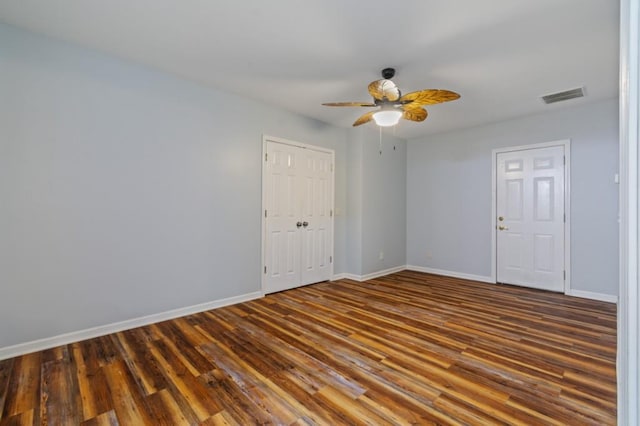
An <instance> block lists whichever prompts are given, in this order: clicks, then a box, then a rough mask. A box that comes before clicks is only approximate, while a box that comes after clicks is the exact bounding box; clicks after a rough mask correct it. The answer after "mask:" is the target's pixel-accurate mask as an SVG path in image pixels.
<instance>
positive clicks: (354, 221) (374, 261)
mask: <svg viewBox="0 0 640 426" xmlns="http://www.w3.org/2000/svg"><path fill="white" fill-rule="evenodd" d="M388 132H389V131H388V130H386V131H385V132H384V133H383V135H382V154H380V134H379V132H377V131H375V130H374V129H371V128H370V127H357V128H355V129H353V130H351V132H350V133H349V141H348V148H347V153H348V171H347V180H348V190H347V209H348V212H349V220H348V224H347V234H348V243H347V265H348V268H347V270H348V271H349V272H350V273H353V274H356V275H367V274H371V273H374V272H378V271H382V270H385V269H389V268H393V267H398V266H404V265H405V264H406V229H407V225H406V217H407V213H406V205H407V204H406V200H407V199H406V168H407V153H406V146H407V144H406V141H404V140H403V139H399V138H396V137H393V136H392V135H390V134H387V133H388ZM381 252H382V253H383V259H380V253H381Z"/></svg>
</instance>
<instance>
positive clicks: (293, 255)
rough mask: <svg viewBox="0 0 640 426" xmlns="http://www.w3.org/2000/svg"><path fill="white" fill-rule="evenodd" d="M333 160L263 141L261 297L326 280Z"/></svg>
mask: <svg viewBox="0 0 640 426" xmlns="http://www.w3.org/2000/svg"><path fill="white" fill-rule="evenodd" d="M332 161H333V155H332V154H331V153H328V152H325V151H317V150H314V149H311V148H308V147H299V146H294V145H290V144H285V143H280V142H274V141H267V142H266V157H265V168H264V172H263V180H264V181H263V199H264V204H265V212H264V215H265V217H264V229H265V234H264V274H265V281H264V291H265V293H273V292H276V291H282V290H287V289H290V288H293V287H298V286H301V285H305V284H311V283H315V282H320V281H325V280H328V279H330V278H331V274H332V268H331V263H332V261H333V258H332V256H333V211H332V208H333V167H332Z"/></svg>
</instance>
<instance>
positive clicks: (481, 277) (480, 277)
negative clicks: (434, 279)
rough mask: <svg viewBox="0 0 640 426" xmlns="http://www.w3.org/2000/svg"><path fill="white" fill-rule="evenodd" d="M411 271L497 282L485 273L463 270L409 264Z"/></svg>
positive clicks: (490, 282) (491, 282)
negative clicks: (469, 272) (472, 272)
mask: <svg viewBox="0 0 640 426" xmlns="http://www.w3.org/2000/svg"><path fill="white" fill-rule="evenodd" d="M406 269H408V270H409V271H416V272H426V273H428V274H434V275H443V276H445V277H453V278H462V279H463V280H471V281H480V282H483V283H489V284H495V283H496V282H495V280H494V279H493V278H491V277H486V276H484V275H473V274H465V273H463V272H454V271H446V270H444V269H434V268H427V267H425V266H414V265H407V268H406Z"/></svg>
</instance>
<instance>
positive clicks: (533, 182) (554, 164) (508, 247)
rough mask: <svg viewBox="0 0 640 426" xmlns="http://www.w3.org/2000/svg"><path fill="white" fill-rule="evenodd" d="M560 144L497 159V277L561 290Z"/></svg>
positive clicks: (562, 190)
mask: <svg viewBox="0 0 640 426" xmlns="http://www.w3.org/2000/svg"><path fill="white" fill-rule="evenodd" d="M564 167H565V166H564V146H553V147H548V148H536V149H524V150H520V151H512V152H502V153H498V154H497V158H496V168H497V170H496V178H497V181H496V214H497V220H496V224H497V226H496V231H495V232H496V233H497V234H496V243H497V281H498V282H500V283H505V284H516V285H521V286H526V287H533V288H539V289H544V290H552V291H559V292H562V291H564V279H565V272H564V271H565V265H564V244H565V241H564V235H565V232H564V231H565V230H564V226H565V199H564V198H565V181H564V180H565V178H564V177H565V173H564Z"/></svg>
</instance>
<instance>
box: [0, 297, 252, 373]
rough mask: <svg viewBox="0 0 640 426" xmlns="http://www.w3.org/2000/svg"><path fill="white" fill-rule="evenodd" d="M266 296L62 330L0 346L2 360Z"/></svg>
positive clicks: (222, 300) (203, 304)
mask: <svg viewBox="0 0 640 426" xmlns="http://www.w3.org/2000/svg"><path fill="white" fill-rule="evenodd" d="M261 297H264V293H263V292H261V291H256V292H253V293H247V294H242V295H240V296H233V297H228V298H225V299H218V300H214V301H211V302H206V303H200V304H198V305H193V306H187V307H185V308H178V309H172V310H170V311H166V312H160V313H157V314H151V315H147V316H144V317H139V318H133V319H130V320H126V321H120V322H115V323H112V324H106V325H101V326H98V327H92V328H87V329H84V330H79V331H72V332H70V333H65V334H60V335H58V336H53V337H47V338H44V339H39V340H34V341H31V342H25V343H19V344H17V345H13V346H7V347H4V348H0V360H3V359H7V358H13V357H15V356H20V355H24V354H28V353H31V352H36V351H42V350H45V349H51V348H55V347H57V346H60V345H67V344H69V343H73V342H79V341H81V340H86V339H92V338H94V337H99V336H104V335H106V334H112V333H117V332H119V331H123V330H129V329H132V328H136V327H142V326H144V325H149V324H153V323H156V322H161V321H166V320H170V319H173V318H178V317H183V316H186V315H191V314H196V313H198V312H204V311H209V310H211V309H216V308H221V307H223V306H229V305H235V304H236V303H241V302H248V301H249V300H254V299H259V298H261Z"/></svg>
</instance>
